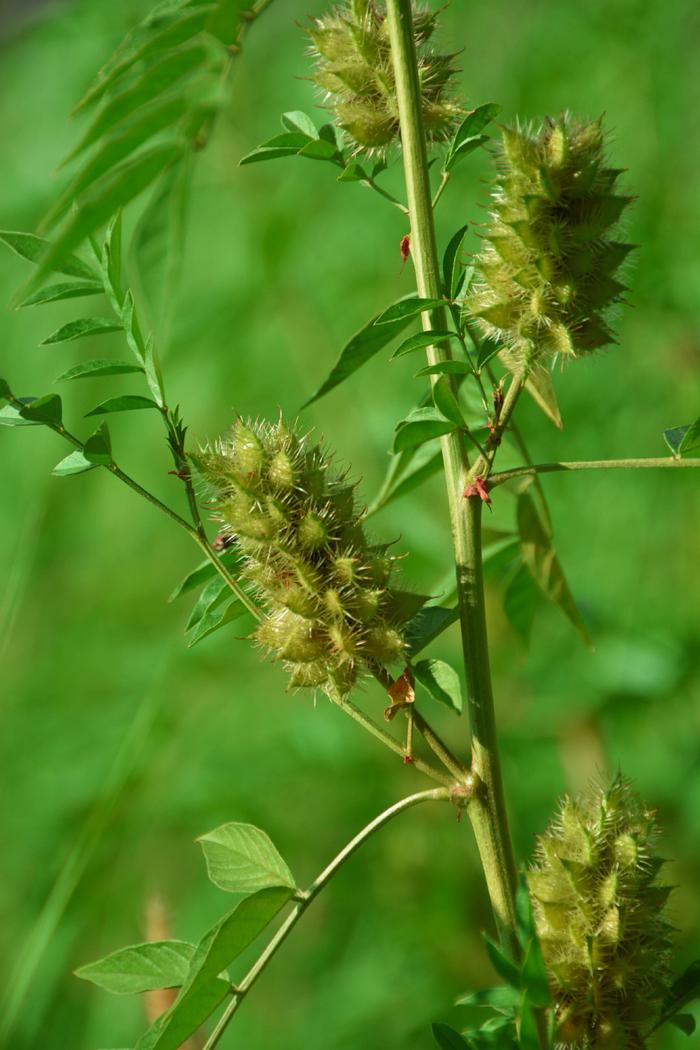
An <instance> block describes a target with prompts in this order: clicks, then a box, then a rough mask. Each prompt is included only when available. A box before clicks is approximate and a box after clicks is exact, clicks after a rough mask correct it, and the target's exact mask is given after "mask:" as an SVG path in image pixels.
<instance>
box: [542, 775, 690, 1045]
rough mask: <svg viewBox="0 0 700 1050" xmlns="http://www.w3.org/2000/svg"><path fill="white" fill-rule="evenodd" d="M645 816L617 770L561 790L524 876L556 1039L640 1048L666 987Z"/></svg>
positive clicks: (664, 941) (663, 931)
mask: <svg viewBox="0 0 700 1050" xmlns="http://www.w3.org/2000/svg"><path fill="white" fill-rule="evenodd" d="M656 834H657V832H656V827H655V824H654V815H653V813H652V812H650V811H649V810H648V809H647V808H646V806H645V805H644V803H643V802H642V800H641V799H640V798H639V797H638V796H637V795H635V794H634V792H633V791H632V790H631V788H630V786H629V784H628V783H627V782H626V781H625V780H623V779H622V778H621V777H619V776H618V777H617V778H616V779H615V780H614V781H613V783H612V785H611V786H610V787H609V788H608V789H607V790H603V789H600V788H596V789H594V790H591V791H590V792H589V793H588V794H587V795H585V796H582V797H579V798H565V799H564V801H563V803H562V805H561V809H560V812H559V814H558V817H557V818H556V820H555V821H554V822H553V824H552V825H551V826H550V828H549V829H548V830H547V831H546V832H545V834H544V835H542V836H541V838H540V839H539V840H538V845H537V861H536V865H535V867H534V868H533V870H531V871H530V872H529V875H528V883H529V888H530V893H531V896H532V900H533V910H534V915H535V923H536V926H537V933H538V936H539V938H540V942H541V945H542V951H543V954H544V959H545V963H546V966H547V970H548V972H549V975H550V983H551V989H552V994H553V998H554V1005H555V1010H556V1018H557V1046H558V1047H561V1048H567V1050H569V1048H575V1050H602V1048H604V1047H609V1048H611V1050H612V1048H615V1050H618V1048H619V1050H621V1048H623V1047H626V1048H629V1050H644V1048H645V1047H646V1046H647V1042H646V1035H647V1034H648V1033H649V1031H650V1029H651V1028H652V1027H653V1025H654V1022H655V1021H656V1020H658V1017H659V1013H660V1009H661V1003H662V1002H663V999H664V998H665V995H666V992H667V990H668V985H669V965H668V960H669V952H670V948H671V944H670V934H671V932H672V927H671V926H670V925H669V924H668V922H667V921H666V919H665V918H664V914H663V908H664V905H665V903H666V900H667V898H668V895H669V893H670V887H668V886H664V885H661V884H659V882H658V881H657V879H658V875H659V872H660V870H661V868H662V866H663V864H664V861H663V860H661V859H660V858H658V857H656V856H654V845H655V839H656Z"/></svg>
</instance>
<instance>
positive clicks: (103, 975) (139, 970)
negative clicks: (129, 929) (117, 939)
mask: <svg viewBox="0 0 700 1050" xmlns="http://www.w3.org/2000/svg"><path fill="white" fill-rule="evenodd" d="M194 950H195V949H194V945H193V944H188V943H187V942H186V941H149V942H147V943H146V944H132V945H131V946H130V947H128V948H120V949H119V950H118V951H116V952H111V954H110V955H105V957H104V958H103V959H98V960H97V962H93V963H88V964H87V965H86V966H81V967H80V968H79V969H77V970H76V971H75V976H76V977H80V978H81V979H82V980H84V981H91V982H92V983H93V984H96V985H98V986H99V987H100V988H104V990H105V991H107V992H113V993H114V994H115V995H138V994H139V993H140V992H149V991H152V990H153V989H155V988H179V987H180V986H181V985H182V984H184V983H185V980H186V978H187V972H188V970H189V966H190V961H191V959H192V956H193V954H194Z"/></svg>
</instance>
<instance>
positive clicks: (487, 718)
mask: <svg viewBox="0 0 700 1050" xmlns="http://www.w3.org/2000/svg"><path fill="white" fill-rule="evenodd" d="M387 15H388V22H389V33H390V37H391V46H392V59H393V65H394V76H395V80H396V89H397V101H398V109H399V119H400V124H401V141H402V147H403V162H404V171H405V177H406V189H407V196H408V207H409V213H410V218H411V255H412V257H413V262H414V265H415V269H416V280H417V285H418V294H419V295H420V296H422V297H426V298H440V297H441V294H442V290H441V287H440V275H439V264H438V256H437V246H436V240H435V227H434V223H433V208H432V199H431V187H430V176H429V171H428V161H427V152H426V141H425V133H424V129H423V120H422V107H421V95H420V84H419V77H418V67H417V61H416V48H415V37H414V31H413V22H412V14H411V4H410V0H387ZM423 326H424V329H425V330H428V329H430V328H438V329H440V328H444V327H445V313H444V310H442V309H439V310H434V311H430V312H429V313H424V314H423ZM450 356H451V355H450V350H449V348H448V347H445V346H432V347H429V348H428V362H429V363H430V364H431V365H432V364H437V363H438V362H440V361H447V360H449V359H450ZM442 452H443V459H444V464H445V478H446V483H447V492H448V501H449V506H450V519H451V525H452V536H453V541H454V549H455V564H456V571H457V595H458V601H459V608H460V622H461V628H462V642H463V649H464V658H465V665H466V673H467V693H468V702H469V713H470V719H471V725H472V758H473V761H472V770H473V772H474V773H475V774H476V776H477V777H478V780H479V787H478V789H477V791H476V793H475V796H474V800H473V803H472V804H471V805H470V807H469V813H470V816H471V818H472V825H473V828H474V833H475V836H476V840H477V845H478V848H479V853H480V856H481V863H482V865H483V868H484V875H485V878H486V883H487V886H488V890H489V895H490V897H491V904H492V907H493V911H494V916H495V919H496V924H497V926H498V930H499V935H500V938H501V941H502V943H503V945H504V947H506V948H507V949H508V950H509V951H511V952H513V953H517V951H518V946H517V938H516V919H515V885H516V876H515V862H514V858H513V849H512V845H511V841H510V834H509V831H508V824H507V819H506V811H505V802H504V796H503V784H502V779H501V773H500V762H499V755H498V744H497V737H496V729H495V720H494V712H493V693H492V686H491V675H490V670H489V653H488V642H487V636H486V620H485V610H484V588H483V571H482V562H481V502H480V500H479V499H478V498H477V499H473V498H472V499H469V500H466V501H465V499H464V497H463V492H464V490H465V487H466V485H467V483H468V475H469V461H468V458H467V455H466V451H465V448H464V444H463V440H462V437H461V436H460V435H459V434H451V435H447V436H446V437H445V438H443V439H442Z"/></svg>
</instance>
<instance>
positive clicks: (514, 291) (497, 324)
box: [466, 114, 633, 370]
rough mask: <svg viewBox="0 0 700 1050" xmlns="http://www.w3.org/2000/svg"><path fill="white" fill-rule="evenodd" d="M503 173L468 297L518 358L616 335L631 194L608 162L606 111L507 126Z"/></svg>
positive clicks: (540, 358)
mask: <svg viewBox="0 0 700 1050" xmlns="http://www.w3.org/2000/svg"><path fill="white" fill-rule="evenodd" d="M502 139H503V144H502V149H501V152H500V157H499V165H500V174H499V177H498V179H497V182H496V187H495V189H494V192H493V195H492V203H491V219H490V222H489V224H488V228H487V232H486V234H485V236H484V242H485V244H484V247H483V249H482V251H481V252H480V253H479V255H478V256H477V258H476V260H475V262H476V271H477V274H478V277H479V280H477V282H476V284H475V285H474V287H473V290H472V292H471V295H470V296H469V298H468V301H467V304H466V305H467V309H468V310H469V312H470V313H471V314H473V315H475V316H476V318H477V321H478V324H479V326H480V328H481V329H482V331H483V332H484V334H485V335H487V336H488V337H489V338H491V339H494V340H496V341H500V342H501V343H502V345H503V346H504V347H505V357H506V360H507V362H508V363H509V365H510V364H512V363H513V364H516V365H518V366H519V367H524V368H525V369H526V370H530V369H531V368H533V367H535V366H536V365H537V364H539V363H544V361H545V360H546V358H547V357H551V356H553V355H555V354H563V355H568V356H575V355H577V354H579V353H589V352H591V351H593V350H595V349H597V348H598V347H602V346H605V345H606V344H607V343H611V342H614V341H615V340H614V338H613V334H612V332H611V330H610V328H609V327H608V324H607V323H606V321H605V319H604V312H605V310H606V308H607V307H609V306H610V305H611V304H613V303H615V302H618V301H619V300H620V298H621V297H622V295H623V293H624V292H625V291H626V288H625V286H624V285H623V284H622V283H621V282H620V281H619V280H618V279H617V277H616V276H615V274H616V272H617V271H618V269H619V267H620V265H621V263H622V262H623V261H624V260H625V258H626V257H627V255H628V253H629V251H630V250H631V248H632V247H633V245H630V244H625V243H623V242H622V241H619V240H615V239H614V235H613V234H612V233H611V230H612V229H613V228H614V227H615V224H616V223H617V221H618V220H619V218H620V216H621V214H622V212H623V211H624V209H625V208H626V207H627V205H628V204H629V203H630V201H631V199H632V198H630V197H627V196H624V195H621V194H619V193H616V192H615V183H616V182H617V179H618V178H619V176H620V175H621V173H622V172H621V170H620V169H616V168H610V167H608V166H607V165H606V163H605V156H604V144H605V143H604V133H603V127H602V120H597V121H593V122H589V123H585V122H579V121H578V120H576V119H575V118H574V117H572V116H571V115H569V114H562V115H561V116H560V117H558V118H557V119H556V120H553V119H551V118H548V119H547V120H546V121H545V123H544V126H543V127H541V128H540V129H539V130H538V131H533V130H531V129H527V128H522V127H506V128H503V129H502Z"/></svg>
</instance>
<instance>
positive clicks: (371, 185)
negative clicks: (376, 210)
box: [362, 177, 408, 215]
mask: <svg viewBox="0 0 700 1050" xmlns="http://www.w3.org/2000/svg"><path fill="white" fill-rule="evenodd" d="M362 185H363V186H366V187H367V189H370V190H374V192H375V193H378V194H379V196H380V197H383V198H384V200H387V201H389V203H390V204H393V205H394V207H395V208H398V209H399V211H400V212H402V213H403V214H404V215H408V208H407V207H406V205H405V204H402V203H401V201H400V200H397V199H396V197H394V196H393V195H392V194H391V193H388V192H387V190H385V189H384V188H383V187H382V186H380V185H379V183H378V182H375V181H374V179H373V178H371V177H370V178H367V179H362Z"/></svg>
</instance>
